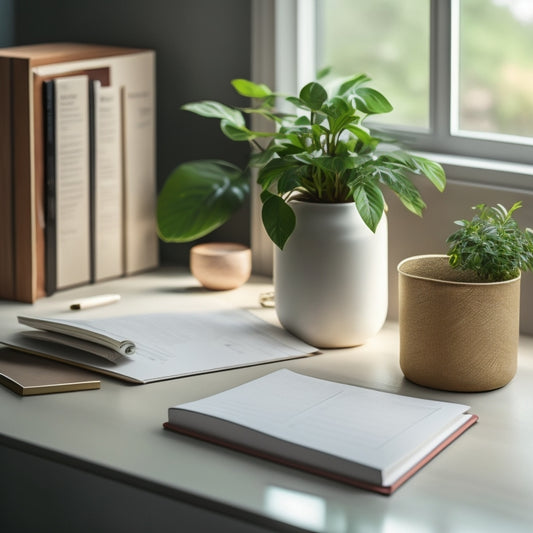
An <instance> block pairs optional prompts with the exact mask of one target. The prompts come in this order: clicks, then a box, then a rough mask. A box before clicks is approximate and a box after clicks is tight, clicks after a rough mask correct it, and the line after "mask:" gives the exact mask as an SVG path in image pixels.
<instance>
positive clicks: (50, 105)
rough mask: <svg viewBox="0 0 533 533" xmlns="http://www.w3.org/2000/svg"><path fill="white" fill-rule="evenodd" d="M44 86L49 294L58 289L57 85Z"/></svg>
mask: <svg viewBox="0 0 533 533" xmlns="http://www.w3.org/2000/svg"><path fill="white" fill-rule="evenodd" d="M42 88H43V106H44V160H45V168H44V172H45V190H46V201H45V220H46V224H45V228H46V230H45V243H46V268H45V272H46V276H45V287H46V293H47V294H48V295H50V294H53V293H54V292H55V291H56V287H57V280H56V271H57V262H56V248H57V243H56V205H55V196H56V191H55V175H56V154H55V145H56V139H55V120H54V117H55V85H54V82H53V80H50V81H45V82H44V83H43V84H42Z"/></svg>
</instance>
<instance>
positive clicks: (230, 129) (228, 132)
mask: <svg viewBox="0 0 533 533" xmlns="http://www.w3.org/2000/svg"><path fill="white" fill-rule="evenodd" d="M220 129H221V130H222V133H224V135H225V136H226V137H228V139H231V140H232V141H250V140H252V139H254V138H255V137H256V136H255V135H254V134H253V132H251V131H250V130H249V129H248V128H246V127H245V126H236V125H235V124H233V123H232V122H230V121H228V120H221V121H220Z"/></svg>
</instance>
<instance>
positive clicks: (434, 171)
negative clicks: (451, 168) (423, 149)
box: [411, 155, 446, 192]
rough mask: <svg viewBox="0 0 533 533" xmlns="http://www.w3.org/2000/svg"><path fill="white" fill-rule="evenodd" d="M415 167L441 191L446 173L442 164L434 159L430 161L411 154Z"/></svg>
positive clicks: (444, 185)
mask: <svg viewBox="0 0 533 533" xmlns="http://www.w3.org/2000/svg"><path fill="white" fill-rule="evenodd" d="M411 157H412V159H413V161H414V162H415V164H416V165H417V167H418V168H419V169H420V171H421V172H422V174H424V175H425V176H426V177H427V178H428V179H429V181H431V183H433V185H435V187H436V188H437V189H438V190H439V191H440V192H442V191H443V190H444V188H445V187H446V174H445V173H444V169H443V168H442V166H441V165H440V164H439V163H437V162H436V161H430V160H429V159H426V158H425V157H420V156H416V155H413V156H411Z"/></svg>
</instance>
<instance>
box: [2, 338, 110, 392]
mask: <svg viewBox="0 0 533 533" xmlns="http://www.w3.org/2000/svg"><path fill="white" fill-rule="evenodd" d="M0 384H2V385H5V386H6V387H8V388H9V389H11V390H12V391H14V392H16V393H17V394H20V395H21V396H31V395H35V394H49V393H53V392H70V391H80V390H90V389H99V388H100V380H99V379H95V376H94V374H93V373H92V372H87V371H85V370H82V369H79V368H75V367H72V366H69V365H65V364H62V363H58V362H55V361H51V360H49V359H43V358H42V357H37V356H34V355H29V354H26V353H23V352H19V351H16V350H12V349H10V348H2V349H0Z"/></svg>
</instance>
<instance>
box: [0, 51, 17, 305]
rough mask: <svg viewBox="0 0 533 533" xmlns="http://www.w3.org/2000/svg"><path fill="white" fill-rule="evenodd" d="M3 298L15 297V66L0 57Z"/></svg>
mask: <svg viewBox="0 0 533 533" xmlns="http://www.w3.org/2000/svg"><path fill="white" fill-rule="evenodd" d="M0 117H1V119H0V298H7V299H12V298H13V297H14V285H15V274H14V260H15V259H14V243H13V237H14V235H13V231H14V228H13V168H12V146H11V139H12V131H11V128H12V121H13V119H12V116H11V62H10V59H9V58H7V57H0Z"/></svg>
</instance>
